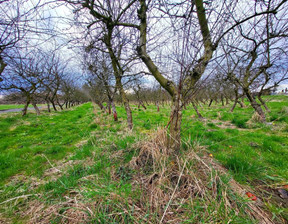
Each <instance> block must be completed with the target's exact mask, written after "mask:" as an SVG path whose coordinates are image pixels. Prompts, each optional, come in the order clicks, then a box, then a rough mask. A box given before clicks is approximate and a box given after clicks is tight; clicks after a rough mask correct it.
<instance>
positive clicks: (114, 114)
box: [111, 100, 118, 121]
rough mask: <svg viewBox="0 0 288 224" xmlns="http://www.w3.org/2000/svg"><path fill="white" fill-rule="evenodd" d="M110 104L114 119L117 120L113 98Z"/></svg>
mask: <svg viewBox="0 0 288 224" xmlns="http://www.w3.org/2000/svg"><path fill="white" fill-rule="evenodd" d="M111 106H112V111H113V117H114V121H118V115H117V111H116V107H115V103H114V101H113V100H112V101H111Z"/></svg>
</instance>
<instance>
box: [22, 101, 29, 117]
mask: <svg viewBox="0 0 288 224" xmlns="http://www.w3.org/2000/svg"><path fill="white" fill-rule="evenodd" d="M29 104H30V99H27V101H26V104H25V106H24V108H23V110H22V116H25V115H26V114H27V109H28V106H29Z"/></svg>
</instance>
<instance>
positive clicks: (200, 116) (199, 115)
mask: <svg viewBox="0 0 288 224" xmlns="http://www.w3.org/2000/svg"><path fill="white" fill-rule="evenodd" d="M192 106H193V108H194V110H195V111H196V113H197V115H198V118H199V119H201V120H202V119H203V118H204V117H203V116H202V115H201V113H200V112H199V111H198V108H197V106H196V105H195V103H194V102H193V101H192Z"/></svg>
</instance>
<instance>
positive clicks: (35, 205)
mask: <svg viewBox="0 0 288 224" xmlns="http://www.w3.org/2000/svg"><path fill="white" fill-rule="evenodd" d="M66 199H67V200H66V201H65V202H61V203H59V204H55V205H49V206H47V205H45V204H43V203H42V202H40V201H38V200H34V201H31V202H30V203H29V206H28V209H27V210H25V212H24V211H23V212H22V214H21V216H22V217H29V221H28V222H27V223H28V224H36V223H37V224H48V223H51V221H53V220H55V222H57V223H65V224H67V223H69V224H80V223H89V220H90V219H91V216H92V215H93V212H92V211H91V209H90V208H89V207H87V205H85V204H83V203H81V202H78V201H77V199H76V198H73V199H71V198H69V197H66Z"/></svg>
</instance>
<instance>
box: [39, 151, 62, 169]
mask: <svg viewBox="0 0 288 224" xmlns="http://www.w3.org/2000/svg"><path fill="white" fill-rule="evenodd" d="M42 156H43V157H44V158H45V159H46V160H47V162H48V163H49V164H50V166H51V167H52V168H54V169H56V171H57V172H60V173H62V171H61V170H59V169H57V168H56V167H55V166H53V165H52V163H51V162H50V160H49V159H48V158H47V156H45V155H44V154H42Z"/></svg>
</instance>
